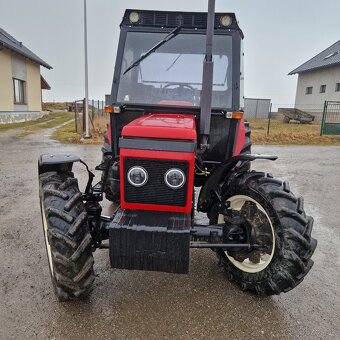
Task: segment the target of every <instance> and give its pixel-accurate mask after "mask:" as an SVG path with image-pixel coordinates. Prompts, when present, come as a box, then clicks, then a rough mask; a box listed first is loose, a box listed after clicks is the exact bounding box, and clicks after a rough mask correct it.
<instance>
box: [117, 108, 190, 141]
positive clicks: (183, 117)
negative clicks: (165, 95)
mask: <svg viewBox="0 0 340 340" xmlns="http://www.w3.org/2000/svg"><path fill="white" fill-rule="evenodd" d="M122 135H123V136H124V137H142V138H161V139H186V140H194V141H196V124H195V117H194V116H192V115H188V114H150V115H145V116H141V117H139V118H137V119H135V120H133V121H132V122H131V123H129V124H128V125H125V126H124V128H123V131H122Z"/></svg>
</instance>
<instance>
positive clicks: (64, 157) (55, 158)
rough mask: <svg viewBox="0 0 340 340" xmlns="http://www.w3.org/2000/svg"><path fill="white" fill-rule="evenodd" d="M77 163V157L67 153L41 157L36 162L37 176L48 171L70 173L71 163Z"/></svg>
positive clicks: (78, 158) (78, 159)
mask: <svg viewBox="0 0 340 340" xmlns="http://www.w3.org/2000/svg"><path fill="white" fill-rule="evenodd" d="M79 161H80V157H79V156H77V155H73V154H69V153H68V154H47V155H41V156H40V157H39V161H38V171H39V175H40V174H43V173H45V172H50V171H72V166H73V163H75V162H79Z"/></svg>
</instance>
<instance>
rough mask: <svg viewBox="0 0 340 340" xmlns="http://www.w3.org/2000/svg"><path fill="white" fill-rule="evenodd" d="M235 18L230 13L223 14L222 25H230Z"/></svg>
mask: <svg viewBox="0 0 340 340" xmlns="http://www.w3.org/2000/svg"><path fill="white" fill-rule="evenodd" d="M232 22H233V19H232V18H231V16H229V15H223V16H222V17H221V25H222V26H224V27H228V26H230V25H231V24H232Z"/></svg>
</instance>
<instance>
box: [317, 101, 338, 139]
mask: <svg viewBox="0 0 340 340" xmlns="http://www.w3.org/2000/svg"><path fill="white" fill-rule="evenodd" d="M320 135H321V136H322V135H340V102H335V101H325V105H324V109H323V115H322V124H321V132H320Z"/></svg>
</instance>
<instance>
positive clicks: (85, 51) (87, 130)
mask: <svg viewBox="0 0 340 340" xmlns="http://www.w3.org/2000/svg"><path fill="white" fill-rule="evenodd" d="M86 1H87V0H84V53H85V106H84V114H85V136H84V138H91V136H90V130H89V70H88V56H87V10H86Z"/></svg>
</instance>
